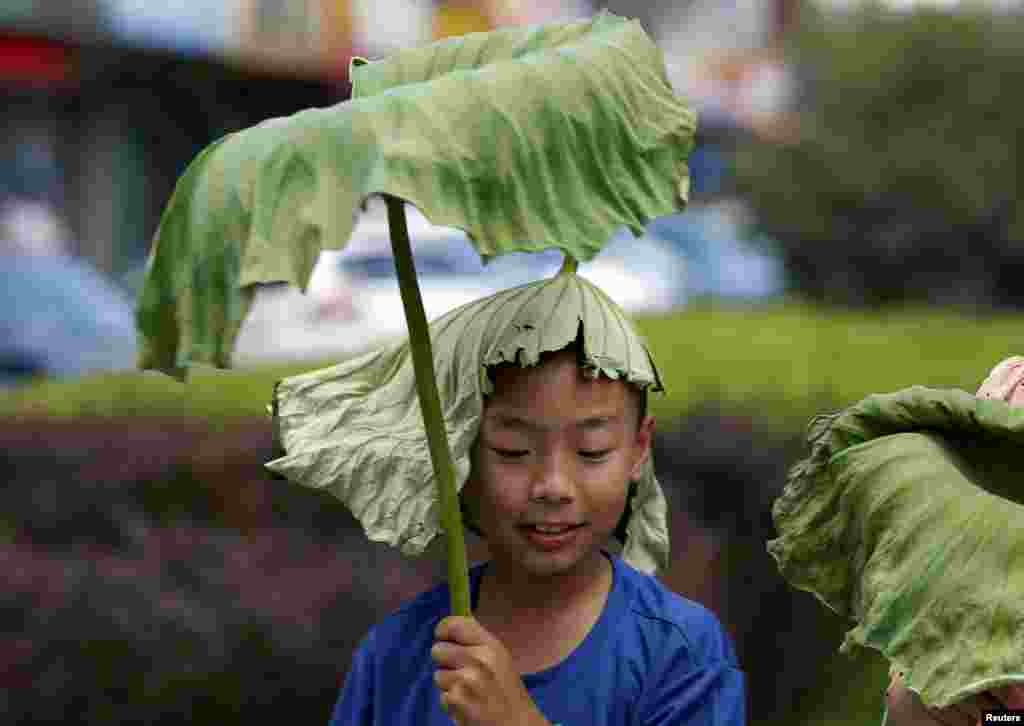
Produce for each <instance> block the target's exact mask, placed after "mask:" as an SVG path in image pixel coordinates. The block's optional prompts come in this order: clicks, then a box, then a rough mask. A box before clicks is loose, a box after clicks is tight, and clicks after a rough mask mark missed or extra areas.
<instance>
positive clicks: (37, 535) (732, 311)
mask: <svg viewBox="0 0 1024 726" xmlns="http://www.w3.org/2000/svg"><path fill="white" fill-rule="evenodd" d="M1022 6H1024V3H1022V2H1010V1H1008V0H1004V1H1002V2H996V1H994V0H993V1H990V2H982V1H980V0H979V1H978V2H954V1H952V0H946V1H944V2H924V1H921V2H911V1H909V0H908V1H904V2H897V1H896V0H889V1H887V2H874V3H870V4H860V3H856V2H852V1H851V2H839V1H838V0H832V1H830V2H824V1H819V2H814V1H812V0H732V1H730V2H723V1H722V0H686V1H681V0H676V1H675V2H668V1H662V2H649V3H643V2H639V1H637V2H624V1H623V2H608V3H599V2H589V1H588V0H577V1H575V2H574V1H571V0H565V1H564V2H557V1H554V0H552V1H551V2H541V1H539V0H447V1H441V2H428V1H425V0H377V1H376V2H371V1H370V0H188V2H185V1H184V0H182V1H181V2H172V3H167V2H155V1H151V0H75V2H71V3H68V2H63V0H5V1H4V2H3V3H2V4H0V97H2V100H0V123H2V124H3V128H4V129H5V133H4V134H2V135H0V469H2V471H3V472H4V476H3V480H2V482H0V502H2V505H0V577H2V582H3V587H2V588H0V712H2V713H4V714H5V716H6V721H7V722H10V723H23V722H33V723H36V722H51V721H52V722H61V723H67V722H74V723H90V724H91V723H97V724H98V723H104V724H110V723H141V722H146V723H150V722H163V721H164V720H167V721H168V722H170V721H171V720H174V721H175V722H179V721H180V720H181V719H183V718H184V719H189V720H192V721H195V722H200V723H202V722H213V721H216V722H218V723H224V724H227V723H242V722H244V721H248V720H251V719H252V718H254V717H261V716H262V717H271V718H287V719H290V721H291V722H294V723H299V722H301V723H325V722H326V720H327V718H328V715H329V712H330V708H331V705H332V704H333V702H334V699H335V698H336V695H337V689H338V687H339V685H340V683H341V681H342V679H343V678H344V676H345V673H346V671H347V668H348V660H349V656H350V653H351V650H352V648H353V647H354V645H355V644H356V643H357V642H358V640H359V639H360V638H361V637H362V636H363V634H364V633H365V631H366V629H367V628H368V627H369V626H370V625H371V624H372V623H374V622H376V621H377V620H379V619H380V618H381V617H383V616H384V615H385V614H386V613H387V612H389V611H390V610H391V609H393V608H394V607H396V606H397V605H398V603H400V602H401V601H403V600H404V599H407V598H408V597H410V596H412V595H414V594H415V593H417V592H419V591H421V590H423V589H425V588H427V587H429V586H431V585H432V584H434V583H435V582H437V581H439V580H440V579H441V578H443V576H444V568H443V565H442V560H441V557H440V555H439V554H437V553H434V554H432V555H431V556H429V557H424V558H422V559H419V560H415V561H413V560H405V559H403V558H401V557H400V556H398V554H397V553H395V552H392V551H390V550H387V549H386V548H384V547H382V546H378V545H371V544H369V543H368V542H366V541H365V539H364V537H363V536H362V534H361V532H360V530H359V529H358V527H357V526H356V525H355V523H354V521H353V520H352V518H351V517H350V516H349V515H348V513H347V512H346V511H345V509H344V508H343V507H342V506H341V505H340V504H339V503H337V502H334V501H332V500H330V499H328V498H326V497H323V496H320V495H319V494H318V493H315V492H311V491H304V490H299V489H298V488H297V487H294V486H292V485H289V484H287V483H284V482H279V481H275V480H272V479H270V477H269V476H268V475H267V473H266V472H265V471H264V470H263V468H262V464H263V462H264V461H266V460H268V459H269V458H271V448H272V440H271V432H270V426H269V419H268V417H267V416H266V413H265V406H266V404H267V403H268V402H269V399H270V395H271V389H272V386H273V384H274V382H275V381H276V380H277V379H278V378H280V377H282V376H284V375H290V374H294V373H297V372H300V371H304V370H310V369H312V368H315V367H320V366H323V365H327V364H329V363H332V362H335V361H337V360H339V359H340V358H343V357H345V356H348V355H352V354H353V353H355V352H357V351H359V350H363V349H366V348H367V347H369V346H373V345H377V344H379V343H380V342H382V341H384V340H386V339H388V338H389V337H392V336H395V335H400V334H401V332H402V330H403V329H404V321H403V318H402V315H401V308H400V305H399V303H398V290H397V284H396V283H395V282H394V275H393V271H392V267H391V260H390V252H389V247H388V242H387V236H386V228H385V227H384V225H383V221H382V218H381V210H380V209H379V208H377V207H374V206H372V205H371V207H370V208H369V209H368V211H367V213H366V214H365V215H364V216H363V218H362V219H361V221H360V223H359V226H358V227H357V229H356V232H355V235H354V237H353V239H352V242H351V244H350V246H349V247H348V248H347V249H346V250H344V251H342V252H341V253H331V254H325V255H324V256H322V258H321V260H320V263H319V264H318V266H317V268H316V270H315V273H314V278H313V281H312V283H311V285H310V289H309V291H308V294H306V295H300V294H299V293H298V292H296V291H294V290H289V289H283V288H280V287H268V288H266V289H264V290H261V291H260V294H259V297H258V299H257V303H256V305H255V306H254V308H253V311H252V314H251V317H250V319H249V320H248V321H247V322H246V324H245V326H244V327H243V330H242V333H241V336H240V339H239V343H238V347H237V350H236V358H235V364H236V368H235V370H233V371H229V372H225V371H213V370H201V371H199V372H197V374H196V375H195V376H194V377H193V378H192V380H191V382H190V383H189V384H188V385H187V386H179V385H178V384H177V383H174V382H172V381H170V380H168V379H165V378H164V377H162V376H160V375H157V374H151V373H147V374H140V373H136V372H133V371H132V370H131V369H132V366H133V365H134V355H135V333H134V321H133V305H134V296H135V294H136V292H137V291H138V289H139V286H140V284H141V281H142V277H143V274H144V267H145V262H146V257H147V254H148V250H149V244H150V240H151V239H152V236H153V234H154V232H155V230H156V227H157V225H158V222H159V217H160V213H161V210H162V209H163V207H164V205H165V204H166V202H167V200H168V197H169V195H170V194H171V191H172V190H173V187H174V183H175V181H176V179H177V177H178V176H179V175H180V174H181V172H182V171H183V170H184V168H185V166H186V165H187V164H188V163H189V161H191V159H192V158H193V157H194V156H195V155H196V153H197V152H198V151H200V150H201V149H202V148H203V147H204V146H205V145H207V144H208V143H210V142H211V141H213V140H215V139H217V138H219V137H221V136H223V135H224V134H226V133H230V132H232V131H234V130H237V129H240V128H244V127H247V126H250V125H253V124H255V123H257V122H259V121H261V120H263V119H265V118H268V117H272V116H281V115H286V114H290V113H293V112H295V111H298V110H300V109H303V108H307V107H310V106H327V105H332V104H335V103H338V102H341V101H343V100H345V99H346V98H347V97H348V94H349V83H348V78H347V72H348V63H349V59H350V58H351V56H352V55H362V56H366V57H370V58H376V57H380V56H383V55H386V54H387V53H389V52H391V51H393V50H395V49H397V48H401V47H406V46H410V45H417V44H422V43H427V42H430V41H431V40H433V39H436V38H441V37H445V36H447V35H457V34H461V33H466V32H472V31H477V30H489V29H493V28H496V27H499V26H503V25H509V24H532V23H540V22H546V21H551V20H565V19H570V18H579V17H587V16H590V15H592V14H593V13H595V12H598V11H600V10H601V9H605V8H607V9H609V10H611V11H613V12H616V13H618V14H620V15H625V16H629V17H636V18H638V19H639V20H640V21H641V22H642V23H643V25H644V27H645V29H646V30H647V32H648V33H649V34H650V35H651V36H652V37H653V38H654V40H655V41H656V42H657V43H658V44H659V46H660V47H661V48H662V50H663V51H664V54H665V59H666V63H667V65H668V67H669V71H670V80H671V81H672V83H673V85H674V86H675V88H676V90H677V92H678V93H680V94H683V95H685V96H687V97H688V98H689V99H691V101H692V103H693V105H694V106H695V107H696V108H697V110H698V112H699V114H700V124H699V133H698V144H697V147H696V150H695V152H694V154H693V157H692V159H691V167H692V174H693V193H692V203H691V205H690V206H689V207H688V209H687V210H686V211H685V212H684V213H681V214H677V215H673V216H670V217H665V218H662V219H659V220H657V221H654V222H652V223H651V224H650V225H649V227H648V228H647V230H646V231H645V234H644V236H643V237H642V238H640V239H633V238H632V236H631V235H629V234H628V233H624V234H623V235H620V236H617V237H616V238H615V239H614V240H613V241H612V243H611V244H610V245H609V247H608V248H607V250H606V251H605V253H603V254H602V255H600V256H599V258H598V259H596V260H595V261H593V262H592V263H590V264H588V265H584V266H582V267H581V273H582V274H584V275H587V276H588V277H591V279H593V280H594V281H595V282H597V283H598V284H599V285H600V286H602V287H603V288H604V289H605V290H606V291H607V292H608V293H609V294H610V295H611V296H612V297H613V298H615V299H616V300H618V301H620V302H621V303H622V304H623V305H624V306H625V307H626V308H627V309H628V310H629V311H630V312H631V313H632V314H633V315H634V316H635V318H636V321H637V324H638V326H639V327H640V329H641V331H642V332H643V333H644V334H645V335H646V336H647V338H648V341H649V343H650V346H651V348H652V352H653V354H654V357H655V359H656V360H657V361H658V364H659V366H660V368H661V371H662V373H663V378H664V380H665V382H666V386H667V389H668V391H667V394H666V395H665V396H663V397H660V398H657V397H656V400H654V401H653V402H652V408H653V412H654V413H655V414H656V416H657V417H658V421H659V429H660V432H659V434H658V438H657V441H656V451H655V460H656V462H657V466H658V470H659V475H660V478H661V480H662V482H663V484H664V486H665V488H666V490H667V492H668V496H669V498H670V504H671V508H672V513H671V516H672V527H673V541H672V547H673V556H674V565H673V567H672V569H671V570H670V571H669V572H668V573H666V574H665V575H664V579H665V580H666V582H668V583H669V584H670V585H671V586H672V587H673V588H674V589H676V590H677V591H679V592H681V593H683V594H685V595H687V596H689V597H692V598H694V599H696V600H699V601H701V602H703V603H705V604H706V605H708V606H709V607H711V608H712V609H713V610H714V611H715V612H716V613H717V614H718V615H719V617H720V618H721V619H722V621H723V622H724V623H725V625H726V627H727V628H728V629H729V630H730V632H731V633H732V634H733V636H734V638H735V639H736V642H737V646H738V650H739V655H740V659H741V662H742V665H743V667H744V668H745V669H746V671H747V673H748V677H749V684H750V721H751V723H756V724H783V723H785V724H799V723H808V724H810V723H815V724H836V725H838V724H854V723H857V724H862V723H877V721H878V718H879V716H880V714H881V704H882V692H883V689H884V687H885V684H886V680H887V679H886V664H885V663H884V661H882V660H881V659H880V658H879V657H878V656H877V655H876V654H873V653H860V654H857V655H855V656H853V657H849V656H840V655H838V654H837V653H836V651H837V649H838V646H839V643H840V641H841V638H842V634H843V632H844V631H845V629H846V628H847V627H849V623H845V622H842V621H841V620H839V619H838V618H836V617H834V616H833V615H832V614H831V613H829V612H828V611H826V610H825V609H824V607H823V606H821V605H820V604H819V603H818V602H817V601H816V600H815V599H814V598H813V597H811V596H809V595H807V594H806V593H798V592H794V591H792V590H790V589H789V588H788V587H787V586H786V585H785V583H783V582H782V581H781V579H780V578H779V577H778V575H777V574H776V571H775V567H774V564H773V562H772V561H771V559H770V558H769V557H768V555H767V554H766V552H765V548H764V542H765V540H766V539H769V538H771V537H772V536H773V530H772V523H771V516H770V506H771V502H772V500H773V499H774V498H775V497H776V496H777V495H778V493H779V492H780V491H781V489H782V486H783V485H784V483H785V478H786V472H787V469H788V468H789V467H790V466H791V465H792V464H793V463H794V462H795V461H796V460H797V459H798V458H800V457H801V456H803V455H804V453H805V452H804V448H803V432H804V428H805V426H806V424H807V422H808V420H809V419H810V417H811V416H813V415H814V414H816V413H822V412H827V411H834V410H838V409H841V408H844V407H846V406H849V405H852V404H853V403H855V402H857V401H858V400H860V399H861V398H862V397H863V396H865V395H867V394H869V393H872V392H885V391H892V390H897V389H900V388H904V387H906V386H909V385H913V384H923V385H928V386H933V387H957V388H963V389H966V390H970V391H973V390H974V389H975V388H976V387H977V385H978V384H979V382H980V381H981V380H982V379H983V378H984V376H985V375H986V374H987V372H988V370H989V369H990V368H991V367H992V366H993V365H994V364H995V363H996V362H997V361H999V360H1000V359H1002V358H1003V357H1005V356H1008V355H1011V354H1015V353H1017V354H1019V353H1021V352H1022V351H1021V350H1020V347H1019V331H1020V329H1021V325H1022V323H1024V286H1022V285H1021V284H1020V280H1021V279H1024V244H1022V243H1024V204H1022V202H1021V199H1022V194H1021V189H1020V175H1021V173H1024V172H1022V170H1024V145H1022V143H1021V140H1022V134H1024V130H1022V129H1024V126H1022V125H1021V123H1020V118H1021V115H1022V111H1024V106H1022V103H1024V102H1022V101H1021V100H1020V95H1019V93H1018V92H1017V91H1014V89H1020V88H1022V87H1024V7H1022ZM409 213H410V229H411V233H412V238H413V243H414V244H413V248H414V254H415V255H416V259H417V266H418V268H419V271H420V276H421V284H422V286H423V294H424V299H425V303H426V306H427V310H428V314H430V315H431V316H433V315H436V314H439V313H441V312H444V311H446V310H448V309H450V308H451V307H453V306H455V305H458V304H461V303H462V302H466V301H468V300H471V299H475V298H477V297H480V296H482V295H486V294H488V293H490V292H492V291H494V290H497V289H500V288H503V287H508V286H511V285H515V284H519V283H520V282H523V281H526V280H530V279H536V278H538V277H540V276H543V275H547V274H550V273H551V272H553V271H554V270H555V269H557V266H558V264H559V261H560V260H559V256H558V255H548V254H538V255H532V256H510V257H509V258H507V259H502V260H499V263H500V264H497V263H496V264H495V265H491V266H488V268H487V269H486V270H485V269H483V268H482V266H481V265H480V262H479V260H478V259H477V257H476V256H475V254H473V253H472V251H471V248H470V247H469V243H468V242H467V241H466V240H465V238H464V236H462V235H461V233H460V232H458V231H457V230H453V229H447V228H440V227H435V226H433V225H431V224H429V223H428V222H427V221H426V220H425V219H423V218H422V216H421V215H418V214H417V213H416V211H415V210H412V209H410V210H409ZM470 545H471V555H472V556H473V557H475V558H480V557H484V556H485V554H486V553H485V550H484V548H483V547H482V545H481V544H480V543H479V542H471V543H470Z"/></svg>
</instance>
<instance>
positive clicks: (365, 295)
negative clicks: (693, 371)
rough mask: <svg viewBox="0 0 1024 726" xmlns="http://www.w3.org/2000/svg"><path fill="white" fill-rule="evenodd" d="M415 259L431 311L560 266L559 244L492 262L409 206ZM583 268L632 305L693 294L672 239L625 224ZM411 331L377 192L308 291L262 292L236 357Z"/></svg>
mask: <svg viewBox="0 0 1024 726" xmlns="http://www.w3.org/2000/svg"><path fill="white" fill-rule="evenodd" d="M406 218H407V223H408V227H409V237H410V240H411V242H412V250H413V258H414V260H415V263H416V273H417V278H418V281H419V286H420V293H421V296H422V298H423V306H424V309H425V312H426V316H427V319H428V320H433V319H435V318H437V317H440V316H441V315H443V314H445V313H447V312H449V311H451V310H453V309H454V308H456V307H458V306H460V305H464V304H466V303H469V302H472V301H474V300H478V299H480V298H482V297H486V296H488V295H491V294H493V293H495V292H498V291H499V290H504V289H507V288H510V287H515V286H517V285H522V284H525V283H528V282H532V281H534V280H539V279H542V278H544V277H550V276H551V275H554V274H555V273H556V272H558V269H559V267H560V266H561V264H562V260H563V255H562V253H561V252H560V251H559V250H557V249H548V250H544V251H542V252H531V253H525V252H517V253H510V254H506V255H501V256H499V257H496V258H494V259H493V260H491V261H490V262H489V263H488V264H486V265H485V264H484V263H483V262H482V261H481V259H480V256H479V254H478V253H477V252H476V250H475V248H474V247H473V245H472V243H471V242H470V241H469V238H468V237H467V236H466V234H465V233H464V232H462V231H461V230H458V229H455V228H451V227H441V226H437V225H434V224H431V223H430V222H429V221H428V220H427V219H426V217H424V216H423V214H422V213H421V212H420V211H419V210H418V209H416V208H415V207H413V206H412V205H406ZM579 274H581V275H582V276H584V277H586V278H587V279H589V280H590V281H591V282H593V283H594V284H596V285H597V286H599V287H600V288H601V289H603V290H604V291H605V292H607V293H608V295H609V296H610V297H611V298H612V299H613V300H615V301H616V302H618V303H619V304H620V305H622V306H623V308H624V309H625V310H627V311H628V312H632V313H641V312H664V311H667V310H670V309H672V308H674V307H676V306H678V305H681V304H683V303H685V301H686V295H685V263H684V260H683V258H682V257H681V256H680V255H679V254H678V253H677V252H676V251H675V249H674V248H673V246H672V245H671V244H669V243H667V242H665V241H663V240H661V239H660V238H658V237H655V236H653V235H650V234H645V235H644V236H642V237H640V238H638V239H637V238H634V237H633V235H632V234H631V233H630V232H629V231H628V230H626V229H623V230H621V231H620V232H619V233H618V234H616V235H615V236H613V237H612V239H611V240H609V242H608V244H607V245H606V246H605V248H604V249H603V250H602V251H601V253H600V254H599V255H598V256H597V257H596V258H595V259H594V260H592V261H591V262H589V263H586V264H581V265H580V267H579ZM405 334H406V322H405V313H404V310H403V308H402V301H401V296H400V294H399V290H398V279H397V277H396V274H395V266H394V261H393V259H392V254H391V241H390V236H389V233H388V227H387V217H386V211H385V209H384V206H383V203H382V202H380V201H379V200H372V201H371V202H370V205H369V207H368V209H367V211H366V212H365V213H364V214H363V216H362V217H361V218H360V220H359V223H358V225H357V227H356V229H355V231H354V232H353V235H352V238H351V239H350V240H349V243H348V244H347V245H346V247H345V248H344V249H343V250H340V251H330V250H325V251H324V252H323V253H322V254H321V255H320V259H319V260H318V262H317V265H316V267H315V268H314V271H313V276H312V278H311V279H310V284H309V289H308V290H307V293H306V294H305V295H303V294H302V293H301V292H300V291H299V290H297V289H295V288H293V287H291V286H286V285H272V286H264V287H262V288H261V289H260V290H258V291H257V295H256V297H255V299H254V302H253V306H252V309H251V311H250V314H249V317H248V318H247V319H246V321H245V323H244V324H243V326H242V329H241V331H240V332H239V337H238V341H237V344H236V346H235V356H234V361H235V363H237V364H239V365H245V364H247V363H255V362H259V361H262V360H270V359H279V360H283V359H301V358H311V357H321V356H329V355H334V354H340V353H352V352H355V351H358V350H364V349H367V348H369V347H373V346H375V345H379V344H381V343H383V342H385V341H387V340H391V339H394V338H398V337H401V336H403V335H405Z"/></svg>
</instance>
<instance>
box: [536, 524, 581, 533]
mask: <svg viewBox="0 0 1024 726" xmlns="http://www.w3.org/2000/svg"><path fill="white" fill-rule="evenodd" d="M582 526H583V524H582V523H579V524H569V523H559V524H542V523H534V524H526V525H524V527H525V528H526V529H530V530H534V531H536V532H540V533H541V534H563V533H564V532H568V531H569V530H571V529H576V528H578V527H582Z"/></svg>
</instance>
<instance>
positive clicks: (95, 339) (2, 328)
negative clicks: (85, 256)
mask: <svg viewBox="0 0 1024 726" xmlns="http://www.w3.org/2000/svg"><path fill="white" fill-rule="evenodd" d="M135 354H136V339H135V318H134V314H133V311H132V302H131V300H130V299H129V297H128V295H126V294H124V293H123V292H122V291H121V290H120V289H118V288H117V287H116V286H114V285H113V284H111V283H110V282H109V281H108V280H107V279H106V278H105V277H104V276H103V275H101V274H100V273H99V272H97V271H96V269H95V268H93V267H92V266H91V265H89V264H88V263H86V262H85V261H84V260H80V259H76V258H73V257H70V256H66V255H12V254H4V255H0V385H14V384H18V383H22V382H25V381H28V380H30V379H31V378H33V377H63V376H72V375H82V374H87V373H93V372H98V371H105V370H130V369H132V368H133V367H134V366H135Z"/></svg>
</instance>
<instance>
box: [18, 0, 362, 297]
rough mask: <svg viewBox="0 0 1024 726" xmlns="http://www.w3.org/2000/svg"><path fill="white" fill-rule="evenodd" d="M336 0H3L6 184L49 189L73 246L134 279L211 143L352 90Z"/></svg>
mask: <svg viewBox="0 0 1024 726" xmlns="http://www.w3.org/2000/svg"><path fill="white" fill-rule="evenodd" d="M348 7H349V6H348V3H346V2H327V1H326V0H324V1H321V0H303V2H300V3H297V2H291V1H289V0H190V2H189V3H174V4H166V3H156V2H151V1H148V0H88V1H87V0H76V1H75V2H73V3H67V2H64V1H63V0H34V1H33V2H27V1H26V2H14V3H12V2H6V3H4V4H3V6H2V7H0V119H2V123H3V124H4V127H5V128H6V129H7V130H8V133H7V134H5V135H4V138H3V139H0V195H4V196H10V195H12V194H13V195H16V196H18V197H28V198H30V199H32V200H35V201H39V200H45V201H46V202H47V203H49V204H51V205H52V207H53V209H54V211H55V213H56V214H57V215H58V216H59V217H60V218H61V219H62V221H63V222H64V223H65V224H66V225H67V227H68V228H69V229H70V235H69V252H70V253H72V254H74V255H76V256H79V257H81V258H84V259H86V260H88V261H90V262H91V263H92V264H94V265H95V266H96V267H97V268H98V269H99V270H100V271H101V272H102V273H103V274H105V275H107V276H108V277H110V278H113V279H116V280H118V281H124V282H126V283H127V284H129V285H130V283H131V280H132V279H133V278H134V279H137V278H138V276H139V275H140V273H141V269H142V266H143V264H144V262H145V258H146V255H147V253H148V249H149V244H150V240H151V238H152V235H153V233H154V231H155V230H156V227H157V224H158V222H159V217H160V213H161V212H162V210H163V207H164V205H165V204H166V202H167V199H168V197H169V196H170V193H171V190H172V189H173V185H174V183H175V181H176V179H177V178H178V176H179V175H180V174H181V172H182V171H183V170H184V167H185V165H186V164H187V163H188V162H189V161H190V160H191V159H192V158H193V157H194V156H195V154H196V153H197V152H198V151H199V150H200V149H201V148H202V147H204V146H205V145H207V144H208V143H210V142H211V141H213V140H214V139H216V138H218V137H220V136H222V135H223V134H225V133H228V132H230V131H233V130H236V129H239V128H243V127H245V126H249V125H252V124H254V123H257V122H259V121H261V120H263V119H265V118H267V117H269V116H276V115H285V114H289V113H293V112H294V111H297V110H299V109H301V108H307V107H310V106H324V105H329V104H330V103H335V102H337V101H339V100H342V99H343V98H344V97H346V96H347V93H348V88H347V85H346V77H347V68H348V61H349V58H350V57H351V54H352V51H351V49H352V45H353V43H352V21H351V18H350V17H349V14H348Z"/></svg>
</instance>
